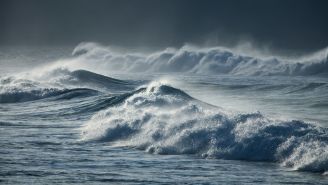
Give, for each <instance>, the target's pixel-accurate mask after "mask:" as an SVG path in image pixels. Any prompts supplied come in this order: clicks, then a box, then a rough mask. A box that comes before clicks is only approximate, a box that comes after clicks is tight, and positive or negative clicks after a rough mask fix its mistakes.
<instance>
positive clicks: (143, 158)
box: [0, 45, 328, 184]
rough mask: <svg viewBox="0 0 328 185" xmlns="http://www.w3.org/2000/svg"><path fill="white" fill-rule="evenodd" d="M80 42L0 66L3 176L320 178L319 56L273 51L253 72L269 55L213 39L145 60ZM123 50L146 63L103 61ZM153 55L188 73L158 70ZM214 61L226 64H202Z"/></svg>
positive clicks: (323, 180) (326, 162)
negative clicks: (46, 59) (24, 63)
mask: <svg viewBox="0 0 328 185" xmlns="http://www.w3.org/2000/svg"><path fill="white" fill-rule="evenodd" d="M87 46H88V47H86V46H83V47H82V46H79V47H78V48H77V49H76V51H75V54H76V53H79V54H78V56H75V57H71V58H70V59H63V60H64V61H65V62H63V60H61V61H59V62H56V63H50V64H47V65H46V66H43V67H38V68H36V69H33V70H29V71H26V72H27V73H26V72H23V73H17V74H13V73H10V74H4V73H3V75H1V79H0V83H1V86H0V145H1V150H0V182H1V183H2V184H52V183H65V184H101V183H106V184H107V183H117V184H182V183H186V184H247V183H249V184H327V183H328V178H327V175H326V174H327V170H328V125H327V123H328V122H327V121H328V108H327V106H328V97H327V96H328V95H327V91H328V78H326V77H325V75H322V74H324V73H325V70H326V69H320V67H318V66H317V64H316V63H313V64H309V63H306V64H302V65H301V66H300V65H298V64H290V65H288V66H289V67H288V66H287V65H283V62H281V63H279V61H278V63H279V64H278V63H277V62H276V64H273V63H272V61H271V60H270V62H269V64H270V65H269V66H266V67H263V65H262V64H261V65H262V68H261V71H262V72H263V73H262V72H261V73H260V72H256V74H257V75H256V76H254V73H255V72H254V70H255V69H259V63H258V62H260V63H261V62H268V61H262V60H257V62H255V63H254V61H253V62H251V60H252V59H251V58H247V57H246V58H243V57H241V56H239V57H237V56H236V55H235V54H233V53H229V52H228V51H224V52H222V51H221V50H218V49H215V50H214V49H212V50H201V51H197V52H196V51H195V49H193V50H187V49H181V50H180V51H171V50H167V51H163V52H162V53H155V54H153V55H151V56H147V57H148V58H147V57H146V59H145V56H140V54H138V55H136V54H133V55H132V54H131V55H126V56H124V57H122V56H121V55H118V54H113V53H109V51H108V50H107V49H104V48H102V49H101V48H100V49H99V48H92V49H90V48H89V47H90V46H89V45H87ZM81 47H82V49H83V50H86V49H89V50H90V51H84V53H83V52H82V54H81V51H82V50H81ZM185 50H186V51H185ZM187 51H188V52H187ZM219 51H220V52H219ZM90 52H91V54H90ZM227 52H228V53H227ZM105 54H106V55H105ZM111 55H113V56H112V57H110V56H111ZM95 56H97V57H98V58H97V57H95ZM104 56H105V58H104ZM137 56H138V57H137ZM159 56H160V57H159ZM90 57H91V58H90ZM106 57H107V58H106ZM113 57H114V58H113ZM115 57H116V59H115ZM179 57H180V59H179ZM181 57H182V58H183V57H185V58H184V61H193V62H192V63H193V69H192V70H191V69H189V68H188V69H187V68H186V67H185V66H182V65H180V63H179V61H180V60H182V59H181ZM220 57H221V59H220ZM117 58H120V60H119V59H117ZM167 58H169V59H170V60H169V63H167V64H165V62H167ZM151 59H152V60H151ZM160 59H161V60H160ZM187 59H188V60H187ZM311 59H313V57H312V58H311ZM90 60H91V61H92V62H94V61H97V62H99V63H100V62H101V63H104V64H103V65H102V67H101V68H102V70H100V69H96V68H95V67H94V66H93V65H89V64H88V62H89V61H90ZM128 60H135V61H136V62H139V63H142V64H138V66H139V67H140V66H143V67H146V69H149V68H148V67H147V66H152V67H151V71H149V72H147V73H140V72H138V70H140V69H141V68H138V70H136V66H134V67H133V69H132V68H131V69H129V70H130V71H129V72H127V71H122V70H121V71H120V72H119V73H117V72H116V73H115V72H110V70H108V71H107V72H106V70H105V69H106V68H105V66H107V67H108V68H112V67H115V66H116V70H117V69H119V68H122V66H117V65H118V63H117V61H125V62H128ZM155 60H156V61H157V62H159V63H161V65H164V64H165V66H166V68H165V69H166V70H169V69H170V68H176V69H179V70H183V71H184V70H188V72H187V71H184V72H183V73H181V72H179V73H167V72H165V71H161V70H159V69H163V66H156V65H159V64H158V63H155ZM304 60H305V59H304ZM106 61H107V62H108V61H109V63H107V64H106V63H105V62H106ZM145 61H146V62H145ZM147 61H148V62H147ZM222 61H225V62H222ZM229 61H230V62H229ZM236 61H239V63H242V61H244V63H243V64H242V65H241V64H239V63H238V65H237V62H236ZM316 61H317V62H318V61H319V63H320V66H321V67H322V66H324V65H325V64H326V63H327V61H325V58H324V59H323V60H319V59H317V58H316ZM211 62H212V63H213V64H217V63H219V64H217V65H219V67H220V66H221V68H220V69H222V66H225V70H224V72H222V71H216V72H218V73H219V72H221V73H219V74H208V73H207V72H204V71H203V70H205V68H204V66H202V67H200V66H199V65H200V64H204V65H212V64H211ZM220 62H221V63H220ZM153 63H155V64H156V65H154V64H153ZM232 63H234V65H233V66H231V64H232ZM253 63H254V65H255V66H253V67H250V65H251V64H253ZM63 64H65V65H63ZM66 64H68V65H66ZM173 64H174V65H173ZM217 65H216V67H218V66H217ZM227 65H228V66H230V67H229V68H228V67H227ZM294 65H295V66H299V67H298V69H296V68H297V67H296V68H295V66H294ZM318 65H319V64H318ZM196 66H197V67H196ZM245 66H247V68H246V67H245ZM272 66H276V67H274V69H273V67H272ZM277 66H279V67H277ZM293 67H294V68H293ZM318 68H319V69H320V70H319V71H320V72H322V74H321V73H320V74H321V75H311V76H308V74H310V72H309V71H308V72H306V71H307V70H310V71H311V74H312V72H313V71H314V70H317V69H318ZM246 69H247V70H246ZM287 69H288V70H289V72H286V70H287ZM251 70H252V71H253V72H254V73H252V75H250V73H249V72H250V71H251ZM269 70H271V72H270V73H269V72H268V71H269ZM279 70H284V71H285V72H286V73H280V72H279V73H277V71H279ZM205 71H206V70H205ZM237 71H238V73H237ZM246 71H248V72H247V74H246V73H244V72H246ZM264 71H266V72H265V74H271V75H270V76H267V75H263V74H264ZM296 71H298V72H296ZM204 73H206V74H204ZM222 73H223V74H222ZM241 73H243V74H241ZM273 74H274V75H273ZM295 74H297V75H296V76H295Z"/></svg>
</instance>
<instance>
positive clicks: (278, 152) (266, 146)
mask: <svg viewBox="0 0 328 185" xmlns="http://www.w3.org/2000/svg"><path fill="white" fill-rule="evenodd" d="M116 99H117V101H111V102H110V105H109V107H108V108H107V109H105V110H102V111H100V112H98V113H96V114H95V115H94V116H93V117H92V118H91V120H89V121H88V122H87V123H86V124H85V125H84V127H83V128H82V139H83V140H84V141H102V142H112V143H113V144H115V145H120V146H130V147H135V148H137V149H140V150H145V151H147V152H150V153H154V154H194V155H198V156H201V157H206V158H220V159H234V160H248V161H268V162H278V163H280V164H281V165H283V166H287V167H291V168H293V169H295V170H301V171H312V172H325V171H327V170H328V130H327V128H322V127H319V126H316V125H312V124H308V123H305V122H303V121H281V120H271V119H268V118H266V117H264V116H263V115H262V114H260V113H252V114H238V115H234V114H232V113H229V112H226V111H225V110H223V109H222V108H219V107H215V106H212V105H209V104H206V103H204V102H201V101H199V100H196V99H194V98H192V97H190V96H189V95H188V94H186V93H185V92H183V91H181V90H179V89H176V88H173V87H171V86H167V85H163V84H160V83H152V84H150V85H149V86H147V87H144V88H140V89H139V90H137V91H133V92H130V93H126V94H123V95H120V96H117V98H116Z"/></svg>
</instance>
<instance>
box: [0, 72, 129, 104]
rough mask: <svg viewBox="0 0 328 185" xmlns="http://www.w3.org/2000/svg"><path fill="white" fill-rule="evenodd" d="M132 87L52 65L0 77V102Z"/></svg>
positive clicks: (65, 96)
mask: <svg viewBox="0 0 328 185" xmlns="http://www.w3.org/2000/svg"><path fill="white" fill-rule="evenodd" d="M133 89H134V83H133V82H128V81H123V80H118V79H114V78H110V77H107V76H103V75H100V74H96V73H92V72H90V71H86V70H76V71H69V70H67V69H62V68H56V69H54V70H50V71H45V72H43V73H41V74H38V73H37V74H36V75H35V74H33V73H32V74H31V73H27V74H18V75H16V76H10V77H2V78H0V103H16V102H26V101H32V100H38V99H44V98H49V97H56V98H55V99H57V100H59V99H71V98H74V97H82V96H92V95H97V94H99V93H100V92H102V91H105V92H121V91H131V90H133Z"/></svg>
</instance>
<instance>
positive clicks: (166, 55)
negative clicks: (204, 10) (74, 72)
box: [64, 43, 328, 76]
mask: <svg viewBox="0 0 328 185" xmlns="http://www.w3.org/2000/svg"><path fill="white" fill-rule="evenodd" d="M327 51H328V50H327V49H324V50H322V51H318V52H316V53H314V54H312V55H309V56H303V57H299V58H294V59H283V58H281V57H258V56H256V55H254V54H247V53H246V52H239V51H238V50H236V51H235V50H232V49H227V48H223V47H209V48H195V47H191V46H187V45H186V46H184V47H182V48H179V49H174V48H168V49H165V50H162V51H158V52H152V53H133V52H118V51H117V50H115V49H111V48H108V47H104V46H101V45H98V44H95V43H82V44H80V45H78V46H77V47H76V48H75V50H74V52H73V55H74V57H73V58H71V59H69V62H68V61H64V63H65V65H67V66H70V67H73V68H74V66H79V67H80V66H84V67H86V68H87V69H90V70H94V71H106V72H108V71H111V72H122V73H123V72H145V71H146V72H150V73H158V72H160V73H166V72H180V73H181V72H183V73H196V74H206V75H208V74H232V75H288V76H289V75H291V76H308V75H321V76H326V75H327V74H328V53H327Z"/></svg>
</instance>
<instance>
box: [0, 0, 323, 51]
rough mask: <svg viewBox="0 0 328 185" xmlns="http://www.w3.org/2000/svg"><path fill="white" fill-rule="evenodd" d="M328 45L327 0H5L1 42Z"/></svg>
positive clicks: (313, 47) (0, 10) (1, 7)
mask: <svg viewBox="0 0 328 185" xmlns="http://www.w3.org/2000/svg"><path fill="white" fill-rule="evenodd" d="M241 40H250V41H252V42H253V43H255V44H257V45H259V46H262V45H263V46H264V45H270V46H271V47H272V48H276V49H282V50H297V51H312V50H316V49H321V48H324V47H326V46H328V1H325V0H271V1H269V0H224V1H219V0H217V1H214V0H198V1H196V0H0V44H1V45H75V44H78V43H79V42H82V41H95V42H100V43H103V44H110V45H119V46H132V47H133V46H136V47H137V46H143V47H167V46H181V45H183V44H184V43H194V44H204V43H209V44H218V45H221V44H223V45H233V44H235V43H237V42H238V41H241Z"/></svg>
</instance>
